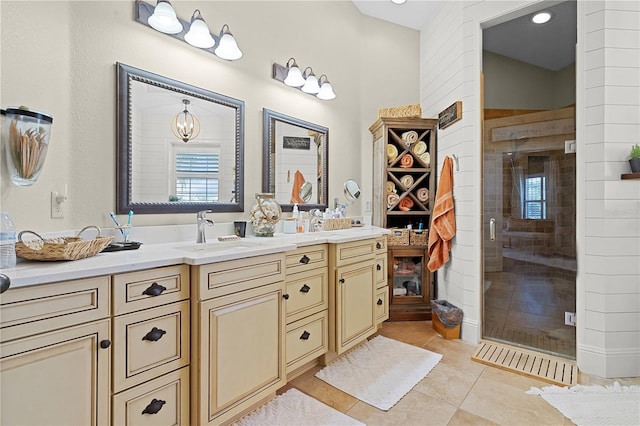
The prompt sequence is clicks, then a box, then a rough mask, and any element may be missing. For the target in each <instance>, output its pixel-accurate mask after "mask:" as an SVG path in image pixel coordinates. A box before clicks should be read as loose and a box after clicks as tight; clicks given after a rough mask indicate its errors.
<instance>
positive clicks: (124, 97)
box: [116, 62, 244, 214]
mask: <svg viewBox="0 0 640 426" xmlns="http://www.w3.org/2000/svg"><path fill="white" fill-rule="evenodd" d="M116 65H117V83H116V86H117V118H116V126H117V127H116V129H117V130H116V135H117V144H116V147H117V149H116V212H117V213H118V214H126V213H128V212H129V210H133V211H135V212H136V213H140V214H163V213H196V212H198V211H200V210H212V211H213V212H242V211H244V101H241V100H238V99H234V98H230V97H228V96H224V95H220V94H218V93H215V92H211V91H209V90H206V89H202V88H200V87H196V86H192V85H189V84H186V83H182V82H180V81H177V80H172V79H170V78H167V77H163V76H160V75H157V74H154V73H151V72H149V71H143V70H140V69H138V68H134V67H132V66H129V65H125V64H121V63H119V62H118V63H116ZM131 81H139V82H142V83H146V84H152V85H154V86H157V87H161V88H163V89H166V90H171V91H174V92H178V93H182V94H185V95H188V96H192V97H194V98H199V99H202V100H205V101H208V102H214V103H217V104H220V105H224V106H227V107H229V108H233V109H234V110H235V165H236V167H235V168H236V173H235V182H236V194H235V195H236V196H235V199H236V202H235V203H192V202H180V201H177V202H151V203H150V202H136V201H135V200H132V199H131V196H132V190H131V187H132V183H131V167H132V164H131V153H132V150H131V144H132V136H131V129H132V125H131V104H132V102H134V101H135V100H132V99H131V88H130V82H131Z"/></svg>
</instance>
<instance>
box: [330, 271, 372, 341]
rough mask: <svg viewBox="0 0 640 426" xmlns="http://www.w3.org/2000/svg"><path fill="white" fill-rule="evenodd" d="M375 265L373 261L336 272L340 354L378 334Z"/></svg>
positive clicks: (337, 334) (337, 326)
mask: <svg viewBox="0 0 640 426" xmlns="http://www.w3.org/2000/svg"><path fill="white" fill-rule="evenodd" d="M375 265H376V263H375V260H374V259H371V260H369V261H366V262H360V263H356V264H353V265H349V266H343V267H341V268H338V269H337V270H336V283H335V285H336V321H337V324H336V337H337V348H336V352H337V353H338V354H341V353H343V352H344V351H346V350H348V349H350V348H352V347H353V346H355V345H356V344H358V343H360V342H361V341H362V340H363V339H365V338H366V337H367V336H370V335H371V334H373V333H374V332H375V331H376V309H375V306H376V305H375V301H376V299H375V296H376V267H375Z"/></svg>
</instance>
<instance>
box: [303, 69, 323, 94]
mask: <svg viewBox="0 0 640 426" xmlns="http://www.w3.org/2000/svg"><path fill="white" fill-rule="evenodd" d="M307 71H309V72H308V73H307ZM302 77H303V78H304V86H302V87H301V88H300V90H302V91H303V92H304V93H310V94H312V95H315V94H316V93H318V92H319V91H320V86H319V85H318V78H317V77H316V75H315V74H314V73H313V70H312V69H311V67H307V68H306V69H305V70H304V72H303V73H302Z"/></svg>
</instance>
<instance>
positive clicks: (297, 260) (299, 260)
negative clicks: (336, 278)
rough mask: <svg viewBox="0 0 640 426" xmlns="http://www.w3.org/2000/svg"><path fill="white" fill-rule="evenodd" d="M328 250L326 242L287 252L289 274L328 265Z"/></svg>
mask: <svg viewBox="0 0 640 426" xmlns="http://www.w3.org/2000/svg"><path fill="white" fill-rule="evenodd" d="M327 256H328V250H327V245H326V244H318V245H314V246H307V247H300V248H299V249H297V250H294V251H291V252H287V253H286V257H285V265H286V268H287V275H289V274H295V273H297V272H302V271H309V270H311V269H315V268H320V267H326V266H327V263H328V262H327Z"/></svg>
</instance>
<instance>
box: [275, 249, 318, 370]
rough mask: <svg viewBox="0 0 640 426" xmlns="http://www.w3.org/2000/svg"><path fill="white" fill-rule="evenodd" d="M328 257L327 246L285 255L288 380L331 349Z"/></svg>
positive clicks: (298, 250)
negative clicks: (296, 371) (298, 370)
mask: <svg viewBox="0 0 640 426" xmlns="http://www.w3.org/2000/svg"><path fill="white" fill-rule="evenodd" d="M328 256H329V250H328V248H327V245H326V244H317V245H312V246H306V247H300V248H298V249H297V250H294V251H291V252H287V253H286V255H285V265H286V269H285V270H286V280H285V281H286V292H285V294H284V299H285V313H286V323H287V329H286V332H287V333H286V339H285V354H286V366H287V367H286V369H287V377H288V379H291V378H292V377H294V376H295V375H296V373H295V370H296V369H301V370H304V369H305V368H306V365H307V364H308V363H310V362H315V360H316V359H317V358H318V357H319V356H321V355H323V354H325V353H326V352H327V350H328V349H329V335H328V320H329V317H328V307H329V277H328V271H327V266H328V264H329V260H328ZM301 367H302V368H301Z"/></svg>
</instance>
